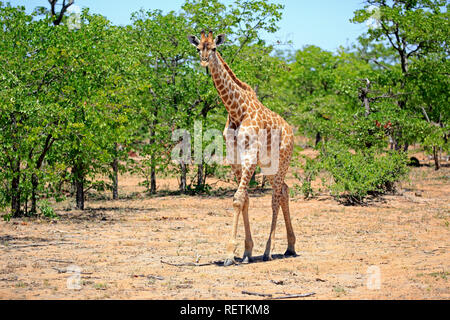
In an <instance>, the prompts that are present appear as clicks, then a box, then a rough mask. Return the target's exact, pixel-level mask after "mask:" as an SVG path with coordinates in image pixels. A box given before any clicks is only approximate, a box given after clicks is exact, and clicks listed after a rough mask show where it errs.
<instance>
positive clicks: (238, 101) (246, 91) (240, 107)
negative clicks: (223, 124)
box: [209, 52, 254, 124]
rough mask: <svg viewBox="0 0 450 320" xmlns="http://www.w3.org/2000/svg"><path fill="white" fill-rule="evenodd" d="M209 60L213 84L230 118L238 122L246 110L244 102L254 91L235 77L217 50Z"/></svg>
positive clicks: (246, 104)
mask: <svg viewBox="0 0 450 320" xmlns="http://www.w3.org/2000/svg"><path fill="white" fill-rule="evenodd" d="M211 60H212V61H210V64H209V68H210V71H211V76H212V79H213V81H214V85H215V87H216V89H217V92H218V93H219V96H220V98H221V99H222V101H223V104H224V105H225V108H226V109H227V111H228V114H229V117H230V119H231V120H232V122H233V123H236V124H238V123H240V122H241V120H242V118H243V115H244V114H245V113H246V112H247V106H248V103H245V102H246V101H247V100H248V99H249V97H252V96H253V94H254V91H253V89H252V88H251V87H250V86H249V85H248V84H246V83H244V82H242V81H240V80H239V79H238V78H237V77H236V75H235V74H234V73H233V71H232V70H231V68H230V67H229V66H228V64H227V63H226V62H225V61H224V60H223V58H222V57H221V55H220V54H219V53H218V52H216V53H215V54H213V56H212V59H211ZM247 102H248V101H247Z"/></svg>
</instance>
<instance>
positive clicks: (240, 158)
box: [189, 32, 295, 265]
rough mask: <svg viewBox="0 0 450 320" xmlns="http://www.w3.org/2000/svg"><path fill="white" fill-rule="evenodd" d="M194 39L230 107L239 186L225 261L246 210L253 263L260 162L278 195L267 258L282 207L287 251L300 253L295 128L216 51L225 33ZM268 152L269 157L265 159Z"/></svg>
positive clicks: (230, 258) (230, 145)
mask: <svg viewBox="0 0 450 320" xmlns="http://www.w3.org/2000/svg"><path fill="white" fill-rule="evenodd" d="M189 41H190V42H191V43H192V44H193V45H194V46H196V47H197V50H198V51H199V53H200V56H201V64H202V66H204V67H209V69H210V71H211V76H212V79H213V82H214V85H215V87H216V89H217V92H218V93H219V95H220V97H221V99H222V101H223V104H224V105H225V108H226V109H227V111H228V120H227V123H226V125H225V130H224V133H223V135H224V138H225V140H226V145H227V161H228V162H229V164H231V168H232V170H233V173H234V175H235V177H236V180H237V182H238V184H239V186H238V189H237V191H236V193H235V195H234V198H233V207H234V216H233V229H232V234H231V239H230V241H229V243H228V246H227V258H226V259H225V262H224V264H225V265H231V264H233V263H235V260H234V254H235V250H236V236H237V226H238V220H239V216H240V214H242V217H243V221H244V228H245V251H244V261H246V262H250V261H251V259H252V249H253V240H252V237H251V231H250V223H249V217H248V206H249V197H248V192H247V188H248V185H249V182H250V179H251V177H252V176H253V173H254V171H255V169H256V166H257V165H259V166H260V167H261V169H262V171H263V174H264V171H265V168H269V167H270V168H271V169H272V170H269V171H267V172H268V174H266V177H267V178H268V180H269V182H270V184H271V186H272V188H273V195H272V224H271V228H270V235H269V239H268V241H267V244H266V250H265V252H264V260H271V255H270V253H271V250H272V246H273V240H274V237H275V228H276V222H277V216H278V212H279V209H280V207H281V209H282V211H283V215H284V219H285V225H286V231H287V238H288V249H287V251H286V253H285V255H295V235H294V231H293V228H292V224H291V219H290V212H289V188H288V186H287V185H286V183H284V178H285V175H286V173H287V170H288V168H289V163H290V160H291V157H292V151H293V147H294V135H293V130H292V127H291V126H290V125H289V124H288V123H287V122H286V121H285V120H284V119H283V118H282V117H281V116H280V115H278V114H277V113H275V112H273V111H271V110H270V109H268V108H266V107H265V106H264V105H263V104H262V103H261V102H260V101H259V100H258V98H257V96H256V93H255V91H254V90H253V89H252V88H251V87H250V86H249V85H247V84H246V83H244V82H242V81H240V80H239V79H238V78H237V77H236V75H235V74H234V73H233V71H232V70H231V68H230V67H229V66H228V65H227V63H226V62H225V61H224V60H223V58H222V57H221V55H220V54H219V53H218V52H217V51H216V46H218V45H220V44H221V43H223V41H224V35H220V36H218V37H217V39H216V40H214V38H213V36H212V32H210V33H209V35H208V37H206V35H205V33H204V32H202V37H201V40H198V39H197V38H196V37H193V36H190V37H189ZM275 136H276V137H275ZM273 140H274V141H275V144H273ZM274 147H276V148H274ZM263 148H265V149H266V150H263ZM262 151H265V152H262ZM276 151H277V152H276ZM230 154H231V157H230V156H229V155H230ZM263 154H265V155H266V157H264V159H263V156H262V155H263ZM267 160H269V161H267ZM274 164H276V165H275V166H274Z"/></svg>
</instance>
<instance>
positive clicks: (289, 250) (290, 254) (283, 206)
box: [280, 183, 297, 257]
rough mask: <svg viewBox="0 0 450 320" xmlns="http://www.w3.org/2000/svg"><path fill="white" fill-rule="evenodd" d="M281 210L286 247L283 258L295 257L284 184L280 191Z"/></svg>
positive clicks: (286, 188)
mask: <svg viewBox="0 0 450 320" xmlns="http://www.w3.org/2000/svg"><path fill="white" fill-rule="evenodd" d="M280 204H281V209H282V211H283V216H284V224H285V226H286V234H287V241H288V247H287V250H286V252H285V253H284V256H286V257H295V256H297V253H296V252H295V234H294V229H293V228H292V221H291V215H290V212H289V187H288V185H287V184H286V183H283V187H282V190H281V203H280Z"/></svg>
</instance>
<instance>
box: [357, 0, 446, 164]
mask: <svg viewBox="0 0 450 320" xmlns="http://www.w3.org/2000/svg"><path fill="white" fill-rule="evenodd" d="M366 4H367V5H366V7H365V8H364V9H361V10H358V11H356V12H355V16H354V18H353V20H352V21H353V22H356V23H362V22H367V21H369V20H370V19H373V18H374V17H375V19H376V24H375V26H374V27H372V28H369V30H368V32H367V36H366V40H365V41H366V43H375V44H378V46H381V45H382V44H383V43H385V44H386V45H388V46H390V48H391V50H392V52H394V53H395V56H394V61H393V63H391V64H385V63H384V64H383V63H380V62H377V63H378V64H380V65H382V66H383V69H384V71H385V72H384V73H383V74H382V75H381V77H380V78H379V83H380V84H381V85H382V86H384V90H386V89H389V91H392V92H394V93H396V96H397V99H396V102H397V105H398V112H399V114H400V115H402V114H405V113H407V114H409V117H408V116H407V117H404V118H405V119H406V120H407V121H409V120H408V118H411V117H412V118H413V119H418V118H421V120H422V121H415V122H414V123H415V124H416V126H415V127H413V128H411V126H408V123H401V122H400V121H397V120H395V121H392V122H395V124H394V126H393V128H394V129H393V132H392V137H393V139H394V143H395V144H396V149H400V145H401V144H403V145H404V146H405V148H404V149H405V150H406V149H407V147H408V145H409V144H410V143H412V142H414V141H419V142H421V143H422V144H423V145H424V147H425V148H429V147H431V148H432V149H433V150H434V151H433V153H434V157H435V163H436V169H438V168H439V162H438V159H437V153H436V149H437V147H442V146H443V145H444V140H445V139H444V137H445V136H446V133H445V127H447V123H448V112H446V111H445V110H447V109H448V101H445V100H447V98H446V96H447V95H446V94H445V93H444V92H448V89H449V80H448V73H447V75H446V74H445V73H446V71H445V70H448V65H449V63H448V59H447V58H448V53H449V49H448V34H449V32H450V26H449V23H448V7H449V4H448V3H447V1H441V0H394V1H392V2H389V3H388V2H386V1H384V0H368V1H366ZM444 6H447V7H446V9H444ZM375 13H376V14H375ZM374 61H376V60H374ZM425 66H426V67H425ZM430 71H432V72H430ZM425 88H426V89H425ZM441 93H444V94H443V95H442V94H441ZM431 97H433V98H431ZM430 98H431V99H430ZM442 98H443V99H442ZM434 124H437V125H436V126H435V125H434ZM437 128H440V129H437ZM412 132H413V133H416V134H414V135H413V134H411V133H412Z"/></svg>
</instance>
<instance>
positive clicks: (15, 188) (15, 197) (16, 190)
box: [11, 161, 21, 217]
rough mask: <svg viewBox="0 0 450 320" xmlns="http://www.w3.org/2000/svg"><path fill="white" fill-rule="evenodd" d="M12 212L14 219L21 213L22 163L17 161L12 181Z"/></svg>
mask: <svg viewBox="0 0 450 320" xmlns="http://www.w3.org/2000/svg"><path fill="white" fill-rule="evenodd" d="M11 212H12V215H13V217H19V216H20V215H21V212H20V161H16V163H14V167H13V178H12V180H11Z"/></svg>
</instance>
